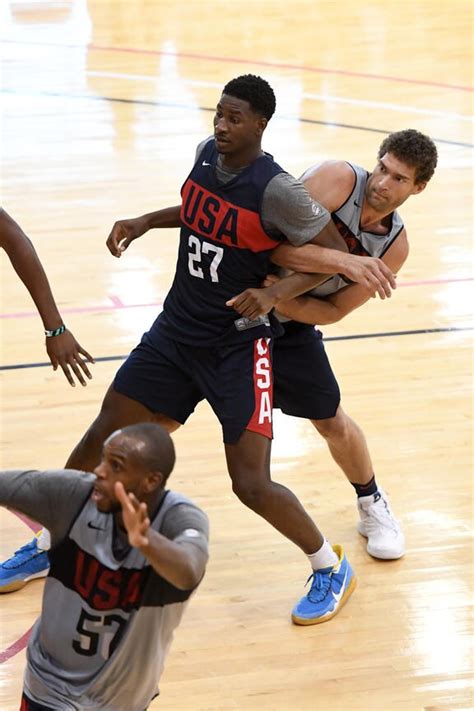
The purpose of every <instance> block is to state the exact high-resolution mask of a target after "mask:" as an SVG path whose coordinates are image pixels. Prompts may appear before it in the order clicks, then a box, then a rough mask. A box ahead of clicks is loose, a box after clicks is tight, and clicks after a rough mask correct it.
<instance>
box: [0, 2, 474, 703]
mask: <svg viewBox="0 0 474 711" xmlns="http://www.w3.org/2000/svg"><path fill="white" fill-rule="evenodd" d="M0 39H1V48H2V77H1V82H2V83H1V99H2V134H1V153H2V174H1V178H2V198H1V199H2V205H3V206H4V207H5V209H6V210H7V211H8V212H9V213H10V214H11V215H12V216H14V217H15V218H16V219H17V221H18V222H19V223H20V224H21V225H22V226H23V228H24V230H25V231H26V232H27V233H28V234H29V236H30V237H31V239H32V240H33V242H34V244H35V246H36V248H37V250H38V252H39V254H40V256H41V259H42V261H43V264H44V266H45V268H46V271H47V273H48V275H49V278H50V281H51V284H52V287H53V291H54V293H55V296H56V300H57V302H58V304H59V306H60V310H61V312H62V314H63V316H64V319H65V321H66V323H67V324H68V326H69V327H70V329H71V330H72V331H73V333H74V334H75V336H76V337H77V338H78V340H79V341H80V342H81V344H82V345H83V346H84V347H85V348H86V349H87V350H89V351H90V352H91V353H92V354H93V355H94V356H95V357H96V359H97V362H96V364H95V366H94V367H93V376H94V378H93V380H92V381H91V382H90V383H89V384H88V386H87V388H81V387H79V386H78V387H76V388H75V389H71V388H70V387H69V386H68V384H67V383H66V381H65V380H64V379H63V377H62V376H61V375H60V374H57V373H53V372H52V370H51V368H50V367H47V364H46V353H45V351H44V347H43V337H42V327H41V322H40V320H39V318H38V316H37V314H36V313H35V311H34V308H33V306H32V302H31V300H30V299H29V297H28V294H27V293H26V291H25V289H24V287H23V285H22V284H21V283H19V282H18V279H17V278H16V275H15V273H14V272H13V269H12V268H11V265H10V263H9V261H8V259H7V257H6V256H5V255H4V254H3V253H2V254H1V255H0V270H1V274H0V278H1V291H0V298H1V301H0V396H1V408H0V441H1V454H0V468H8V467H19V468H20V467H24V468H40V469H41V468H47V467H60V466H62V464H63V463H64V461H65V460H66V458H67V455H68V453H69V452H70V450H71V449H72V447H73V445H74V444H75V443H76V442H77V440H78V439H79V437H80V436H81V434H82V432H83V430H84V429H85V427H86V426H87V425H88V424H89V423H90V421H91V420H92V418H93V417H94V416H95V414H96V412H97V410H98V407H99V404H100V402H101V399H102V397H103V395H104V393H105V390H106V388H107V386H108V384H109V383H110V381H111V380H112V378H113V375H114V373H115V371H116V369H117V368H118V366H119V364H120V363H121V360H122V358H123V357H124V356H126V354H127V353H128V352H129V351H130V350H131V348H132V347H133V346H134V345H135V343H136V342H137V340H138V339H139V337H140V335H141V334H142V332H143V331H144V330H145V329H147V328H148V326H149V325H150V324H151V322H152V321H153V320H154V318H155V316H156V314H157V313H158V312H159V310H160V308H161V305H162V302H163V299H164V297H165V295H166V292H167V289H168V288H169V286H170V283H171V279H172V275H173V270H174V265H175V259H176V247H177V234H176V232H175V231H172V230H168V231H161V233H158V232H156V233H151V234H149V235H148V236H146V237H144V238H143V239H142V240H140V241H139V242H137V243H135V244H134V245H133V247H132V248H131V249H130V250H129V252H128V253H127V254H126V255H125V256H124V257H123V258H122V259H121V260H114V259H113V258H112V257H111V256H110V255H109V253H108V252H107V251H106V249H105V239H106V237H107V235H108V233H109V231H110V228H111V226H112V224H113V222H114V221H115V220H116V219H118V218H121V217H133V216H136V215H138V214H142V213H144V212H149V211H151V210H154V209H158V208H159V207H165V206H167V205H172V204H176V201H177V200H178V199H179V197H178V196H179V188H180V186H181V183H182V182H183V180H184V178H185V177H186V175H187V173H188V171H189V169H190V167H191V164H192V160H193V156H194V150H195V147H196V145H197V143H198V142H199V141H200V140H201V139H202V138H204V137H205V136H207V135H209V134H210V133H211V130H212V115H213V111H214V107H215V104H216V101H217V99H218V97H219V95H220V92H221V89H222V87H223V85H224V84H225V83H226V82H227V81H228V80H229V79H230V78H232V77H234V76H237V75H239V74H243V73H247V72H252V73H257V74H261V75H262V76H264V77H265V78H267V79H268V80H269V81H270V83H271V84H272V85H273V87H274V89H275V92H276V95H277V113H276V115H275V117H274V118H273V119H272V121H271V123H270V125H269V127H268V129H267V132H266V135H265V140H264V148H265V149H266V150H267V151H269V152H271V153H273V154H274V155H275V157H276V159H277V160H278V162H279V163H280V164H282V165H283V166H284V167H285V168H286V169H287V170H288V171H289V172H291V173H293V174H294V175H300V174H301V173H302V172H303V170H304V169H306V168H307V167H308V166H310V165H311V164H313V163H316V162H319V161H321V160H324V159H326V158H340V159H346V160H350V161H352V162H355V163H359V164H361V165H364V166H365V167H367V168H368V169H370V168H372V167H373V165H374V164H375V157H376V153H377V148H378V145H379V143H380V142H381V141H382V139H383V138H384V137H385V135H386V134H387V133H388V132H390V131H392V130H399V129H402V128H408V127H412V128H416V129H418V130H421V131H423V132H425V133H428V134H430V135H431V136H432V137H433V138H434V139H435V140H436V143H437V147H438V151H439V159H440V160H439V167H438V170H437V172H436V175H435V177H434V178H433V180H432V182H431V183H430V184H429V185H428V187H427V189H426V191H425V192H424V193H422V194H421V195H419V196H415V197H413V198H411V200H410V201H409V202H408V203H407V205H406V206H404V207H402V208H401V210H400V211H401V214H402V215H403V217H404V219H405V223H406V226H407V231H408V236H409V239H410V243H411V252H410V256H409V259H408V263H407V265H406V267H405V268H404V269H403V271H402V273H400V275H399V277H398V289H397V291H396V293H395V294H394V296H393V298H392V299H390V300H388V301H385V302H380V301H378V300H377V301H375V300H373V301H371V302H370V303H369V304H367V305H365V306H364V307H363V308H362V309H360V310H359V311H356V312H355V313H353V314H352V315H351V316H349V317H347V318H346V319H345V320H344V321H342V322H340V323H338V324H334V325H332V326H328V327H326V328H325V329H324V333H325V336H326V339H327V351H328V354H329V357H330V359H331V362H332V365H333V368H334V371H335V372H336V374H337V376H338V379H339V382H340V385H341V390H342V393H343V405H344V408H345V409H346V411H347V412H348V413H350V414H351V416H352V417H353V418H354V419H355V420H356V421H357V422H358V423H359V424H360V425H361V426H362V428H363V429H364V432H365V433H366V436H367V439H368V442H369V446H370V450H371V454H372V458H373V460H374V466H375V471H376V473H377V477H378V480H379V481H380V483H381V484H382V485H383V486H384V487H385V489H386V490H387V491H388V493H389V494H390V496H391V500H392V504H393V507H394V509H395V512H396V513H397V515H398V516H399V518H400V519H401V521H402V523H403V526H404V529H405V533H406V536H407V548H408V550H407V554H406V556H405V557H404V558H403V559H401V560H399V561H393V562H381V561H377V560H374V559H372V558H370V557H369V556H368V555H367V553H366V551H365V542H364V539H362V538H361V537H360V536H358V534H357V530H356V523H357V511H356V507H355V499H354V495H353V491H352V488H351V487H350V485H349V484H348V483H347V482H346V480H345V479H344V477H343V475H342V474H341V472H340V471H339V470H338V468H337V466H336V465H335V463H334V462H333V461H332V459H331V458H330V456H329V454H328V451H327V448H326V445H325V444H324V442H323V441H322V440H321V439H320V438H318V436H317V435H316V433H315V432H314V431H313V429H312V427H311V425H310V424H309V423H307V422H305V421H299V420H296V419H291V418H288V417H284V416H282V415H278V414H277V416H276V425H275V440H274V447H273V460H272V461H273V473H274V478H275V479H276V480H278V481H281V482H282V483H284V484H285V485H287V486H289V487H290V488H291V489H293V491H294V492H295V493H296V494H297V495H298V496H299V498H300V499H301V501H302V502H303V503H304V505H305V506H306V507H307V509H308V511H309V512H310V513H311V514H312V515H313V516H314V517H315V519H316V520H317V521H318V524H319V526H320V528H321V529H322V530H323V531H324V533H325V534H326V536H327V538H328V539H329V540H330V541H331V542H333V543H341V544H342V545H343V546H344V547H345V549H346V551H347V555H348V558H349V560H350V561H351V564H352V565H353V567H354V569H355V571H356V574H357V577H358V587H357V590H356V591H355V593H354V595H353V596H352V598H351V599H350V601H349V602H348V604H347V605H346V606H345V607H344V609H343V610H342V611H341V612H340V614H339V615H338V616H337V617H336V618H334V619H333V620H332V621H330V622H328V623H326V624H324V625H318V626H316V627H313V628H301V629H300V628H296V627H294V626H292V625H291V622H290V618H289V615H290V610H291V607H292V606H293V604H294V602H295V601H296V600H297V599H298V598H299V597H300V596H301V595H302V594H303V585H304V582H305V580H306V577H307V575H308V566H307V561H306V559H305V557H304V556H303V555H302V554H301V552H300V551H299V550H298V549H297V548H295V547H294V546H293V545H291V544H290V543H289V542H288V541H286V540H285V539H284V538H282V537H281V536H280V535H279V534H278V533H277V532H276V531H274V530H273V529H271V528H270V527H269V526H268V524H266V523H265V522H264V521H263V520H260V519H259V518H258V517H257V516H255V515H254V514H252V513H251V512H250V511H249V510H247V509H245V508H244V507H243V506H242V505H241V504H240V503H239V502H238V501H237V500H236V499H235V497H234V496H233V495H232V493H231V490H230V486H229V482H228V478H227V475H226V472H225V462H224V456H223V451H222V448H221V446H220V441H221V433H220V428H219V426H218V424H217V423H216V421H215V418H214V416H213V414H212V412H211V411H210V409H209V408H208V406H207V405H205V404H203V405H201V406H200V407H199V408H198V410H197V412H196V413H195V414H194V416H193V417H192V418H191V420H190V421H189V423H188V424H187V425H186V427H184V428H182V430H180V431H179V432H177V433H176V435H174V438H175V442H176V447H177V453H178V463H177V467H176V469H175V472H174V473H173V475H172V480H171V482H170V483H171V486H172V488H174V489H177V490H180V491H182V492H183V493H185V494H187V495H188V496H190V497H191V498H193V499H194V500H195V501H196V502H197V503H198V504H199V505H201V506H202V507H203V508H204V509H205V510H206V511H207V512H208V514H209V516H210V520H211V558H210V562H209V566H208V570H207V574H206V577H205V579H204V581H203V583H202V585H201V587H200V588H199V590H198V593H197V595H196V596H195V598H194V599H193V600H192V602H191V605H190V607H189V609H188V611H187V614H186V615H185V618H184V620H183V623H182V625H181V627H180V628H179V629H178V631H177V634H176V638H175V641H174V644H173V647H172V649H171V652H170V655H169V658H168V662H167V665H166V669H165V673H164V676H163V678H162V682H161V696H160V699H159V700H157V701H156V702H154V703H153V704H152V706H151V707H150V708H151V709H153V710H154V709H161V711H230V710H234V711H235V710H237V711H257V710H258V711H264V710H270V709H272V711H310V710H311V711H312V710H313V709H314V710H316V709H317V710H321V711H326V709H333V710H335V711H346V710H347V711H352V710H359V709H360V710H366V709H367V710H369V709H370V710H371V711H392V710H397V711H398V710H403V711H418V710H421V709H425V710H428V709H429V710H431V711H434V710H435V709H436V710H439V709H466V710H467V709H471V708H473V707H474V702H473V690H472V676H473V664H472V631H473V629H472V613H471V609H472V607H471V606H472V576H473V559H472V515H473V508H472V474H473V468H472V383H473V380H472V355H473V351H472V306H471V303H472V296H473V295H472V246H473V244H472V217H473V214H472V202H473V201H472V198H473V192H472V177H473V172H472V149H473V131H472V113H473V111H472V109H473V106H472V49H471V47H472V8H471V4H470V3H469V2H463V1H462V0H454V1H453V2H450V3H444V4H441V3H437V2H434V1H433V0H419V2H410V3H409V2H406V0H398V1H395V0H387V1H384V2H382V0H368V1H367V2H365V3H354V2H348V1H346V0H342V2H339V3H334V2H329V0H322V1H321V2H314V1H313V2H309V1H308V0H295V1H294V2H293V3H291V4H288V3H284V2H282V1H281V0H268V1H264V0H253V2H247V1H246V0H244V1H242V2H240V3H231V2H229V1H228V0H210V2H198V1H197V0H188V2H182V0H177V1H176V2H173V3H168V2H162V1H157V2H154V1H152V0H134V1H133V2H130V0H127V1H126V0H123V1H122V0H89V1H87V0H56V1H54V0H51V1H47V0H44V1H42V0H29V1H28V0H22V1H20V0H18V1H16V0H4V2H3V3H2V4H0ZM30 535H31V533H30V531H29V528H28V524H27V523H26V522H24V521H22V520H20V519H19V518H18V517H17V516H16V515H14V513H12V512H10V511H6V510H4V509H1V510H0V555H1V557H2V559H3V558H5V557H6V556H7V555H9V554H10V553H11V552H12V551H13V550H15V548H17V547H19V546H20V545H23V544H24V543H26V542H27V541H28V540H29V538H30ZM42 585H43V584H42V582H40V581H37V582H34V583H31V584H30V585H28V586H27V587H25V588H24V589H23V590H22V591H20V592H18V593H15V594H11V595H6V596H3V597H1V598H0V710H1V711H14V710H15V709H17V708H18V706H19V697H20V693H21V687H22V673H23V669H24V665H25V649H24V647H25V643H26V638H27V632H28V630H29V629H30V627H31V625H32V624H33V622H34V620H35V618H36V617H37V615H38V613H39V611H40V604H41V591H42Z"/></svg>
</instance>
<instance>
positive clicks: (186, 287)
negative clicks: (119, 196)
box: [150, 140, 284, 346]
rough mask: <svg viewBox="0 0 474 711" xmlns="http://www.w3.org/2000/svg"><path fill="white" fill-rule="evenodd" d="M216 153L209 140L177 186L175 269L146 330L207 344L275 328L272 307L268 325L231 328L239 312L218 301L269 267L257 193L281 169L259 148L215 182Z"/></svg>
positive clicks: (273, 242) (268, 239)
mask: <svg viewBox="0 0 474 711" xmlns="http://www.w3.org/2000/svg"><path fill="white" fill-rule="evenodd" d="M217 159H218V153H217V150H216V148H215V143H214V140H211V141H209V142H208V143H207V144H206V145H205V146H204V148H203V150H202V152H201V153H200V155H199V159H198V160H197V162H196V164H195V165H194V167H193V169H192V170H191V173H190V174H189V176H188V178H187V180H186V181H185V183H184V185H183V187H182V190H181V196H182V203H181V223H182V226H181V236H180V245H179V253H178V261H177V266H176V274H175V278H174V281H173V284H172V286H171V289H170V291H169V293H168V296H167V297H166V300H165V303H164V307H163V313H162V314H160V316H159V317H158V319H157V320H156V321H155V323H154V325H153V326H152V329H151V331H150V336H151V338H153V330H154V329H155V328H160V330H162V331H164V333H165V335H167V336H168V337H170V338H173V339H175V340H177V341H181V342H182V343H188V344H196V345H203V346H204V345H205V346H208V345H216V344H227V343H236V342H239V341H243V340H255V339H256V338H260V337H271V336H274V335H278V334H279V333H280V332H281V330H280V326H279V324H278V322H277V320H276V319H275V318H274V316H273V315H270V316H269V320H268V319H267V324H268V325H265V324H262V325H259V326H257V327H253V328H250V329H246V330H241V331H239V330H238V329H237V327H236V325H235V323H234V322H235V321H236V319H239V314H238V313H237V312H236V311H234V310H233V309H231V308H229V307H228V306H226V301H228V300H229V299H230V298H231V297H233V296H236V295H237V294H239V293H240V292H242V291H244V290H245V289H247V288H249V287H260V286H261V284H262V281H263V279H264V278H265V276H266V274H267V273H268V271H269V264H270V252H271V251H272V250H273V249H274V248H275V247H276V246H277V244H278V237H276V236H275V235H273V236H271V235H270V234H268V233H267V232H266V231H265V229H264V227H263V225H262V221H261V206H262V198H263V194H264V191H265V188H266V186H267V185H268V183H269V182H270V180H271V179H272V178H273V177H274V176H275V175H277V174H279V173H282V172H284V171H283V169H282V168H281V167H280V166H279V165H278V164H277V163H275V162H274V160H273V159H272V157H271V156H269V155H267V154H262V155H261V156H260V157H259V158H257V159H256V160H255V161H253V163H251V164H250V165H249V166H247V167H246V168H244V169H243V170H242V171H241V172H240V173H239V174H238V175H236V176H235V178H233V179H232V180H230V181H229V182H227V183H224V184H221V183H219V182H218V180H217V178H216V174H215V169H216V163H217Z"/></svg>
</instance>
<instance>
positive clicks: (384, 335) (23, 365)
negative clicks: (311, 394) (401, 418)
mask: <svg viewBox="0 0 474 711" xmlns="http://www.w3.org/2000/svg"><path fill="white" fill-rule="evenodd" d="M472 330H474V326H449V327H445V328H417V329H413V330H411V331H383V332H381V333H356V334H354V335H353V336H328V337H327V338H324V341H325V342H326V343H328V342H329V341H356V340H361V339H363V338H394V337H397V336H419V335H424V334H427V333H459V332H462V331H472ZM128 355H129V354H128V353H127V355H114V356H102V357H100V358H94V360H95V362H96V363H106V362H108V361H114V360H125V359H126V358H128ZM50 367H51V363H50V362H49V361H48V362H44V363H15V364H14V365H0V371H1V370H25V369H28V368H50Z"/></svg>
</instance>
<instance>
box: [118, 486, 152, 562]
mask: <svg viewBox="0 0 474 711" xmlns="http://www.w3.org/2000/svg"><path fill="white" fill-rule="evenodd" d="M114 489H115V496H116V497H117V499H118V500H119V502H120V504H121V506H122V517H123V523H124V526H125V528H126V529H127V534H128V542H129V543H130V545H131V546H133V547H134V548H141V547H142V546H147V545H148V544H149V542H150V540H149V538H148V535H147V533H148V529H149V528H150V519H149V518H148V508H147V505H146V504H145V503H143V501H142V502H141V503H140V501H138V499H137V497H136V496H135V494H131V493H127V492H126V491H125V488H124V486H123V484H122V482H121V481H117V482H115V486H114Z"/></svg>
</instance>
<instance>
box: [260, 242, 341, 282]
mask: <svg viewBox="0 0 474 711" xmlns="http://www.w3.org/2000/svg"><path fill="white" fill-rule="evenodd" d="M271 259H272V262H274V263H275V264H278V266H280V267H285V268H286V269H291V271H294V272H305V273H309V272H319V273H321V274H326V275H328V274H339V273H343V271H344V265H345V264H346V260H347V255H346V254H345V253H344V252H340V251H338V250H336V249H328V248H327V247H320V246H318V245H316V244H305V245H302V246H301V247H294V246H293V245H290V244H282V245H280V246H279V247H277V248H276V249H275V250H274V251H273V252H272V257H271Z"/></svg>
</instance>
